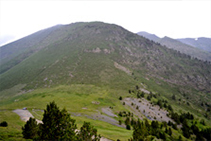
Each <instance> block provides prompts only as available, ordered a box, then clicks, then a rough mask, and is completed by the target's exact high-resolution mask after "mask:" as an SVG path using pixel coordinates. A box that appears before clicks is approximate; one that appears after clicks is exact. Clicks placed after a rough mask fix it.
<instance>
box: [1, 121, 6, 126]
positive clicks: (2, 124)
mask: <svg viewBox="0 0 211 141" xmlns="http://www.w3.org/2000/svg"><path fill="white" fill-rule="evenodd" d="M0 126H2V127H7V126H8V124H7V122H6V121H3V122H1V123H0Z"/></svg>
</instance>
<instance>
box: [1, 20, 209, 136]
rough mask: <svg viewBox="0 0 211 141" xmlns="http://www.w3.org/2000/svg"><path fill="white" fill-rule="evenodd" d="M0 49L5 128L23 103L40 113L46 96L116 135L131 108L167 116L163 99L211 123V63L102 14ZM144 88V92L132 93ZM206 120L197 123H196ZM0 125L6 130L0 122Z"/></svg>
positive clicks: (136, 115)
mask: <svg viewBox="0 0 211 141" xmlns="http://www.w3.org/2000/svg"><path fill="white" fill-rule="evenodd" d="M0 49H1V50H0V52H1V54H2V55H1V60H2V61H1V67H3V69H2V71H1V74H0V80H1V81H0V111H1V110H2V111H3V112H0V116H1V117H2V119H3V120H9V121H11V123H12V124H13V125H14V127H17V131H16V130H15V129H10V130H11V132H13V133H14V132H15V133H18V134H20V130H21V125H23V123H21V121H20V119H19V120H17V118H14V117H17V115H15V113H12V111H13V110H15V109H22V108H23V107H27V108H28V109H29V111H30V112H33V115H35V116H36V118H38V119H39V120H41V118H42V113H43V109H44V108H45V106H46V104H47V103H49V102H50V101H56V103H58V106H59V107H62V108H63V107H66V109H67V111H68V112H69V113H71V115H72V116H74V118H75V119H77V120H78V124H81V123H83V121H84V120H87V121H90V122H92V123H93V124H94V125H95V126H96V127H97V128H98V129H99V132H100V134H102V135H103V136H104V137H107V138H110V139H113V140H117V139H121V140H123V139H126V138H130V137H131V136H132V131H131V130H126V129H125V126H126V125H125V124H124V120H126V117H128V115H130V117H131V119H132V118H134V120H135V119H136V120H137V119H139V118H140V119H144V118H147V119H149V120H155V119H159V121H166V122H168V121H169V120H171V119H169V118H170V117H167V115H168V114H167V113H168V110H167V109H165V112H164V111H162V107H165V108H166V107H167V105H170V106H172V108H169V109H171V110H172V109H174V111H175V112H178V113H180V114H181V113H183V112H186V111H189V112H191V113H192V114H194V116H195V117H196V118H197V119H199V120H202V121H204V122H206V124H207V126H208V127H209V126H210V125H211V122H210V120H209V116H210V113H209V112H207V111H209V110H207V109H208V108H209V106H210V105H211V104H210V100H209V99H210V98H211V88H210V85H211V71H210V70H211V64H210V63H209V62H205V61H201V60H199V59H196V58H191V57H190V56H189V55H186V54H184V53H180V52H178V51H175V50H173V49H169V48H167V47H165V46H162V45H160V44H159V43H155V42H153V41H150V40H148V39H146V38H144V37H142V36H139V35H137V34H134V33H132V32H129V31H128V30H126V29H124V28H123V27H121V26H118V25H114V24H106V23H102V22H90V23H82V22H81V23H73V24H69V25H59V26H55V27H51V28H48V29H45V30H42V31H38V32H36V33H34V34H32V35H30V36H27V37H25V38H23V39H20V40H18V41H16V42H13V43H10V44H8V45H5V46H3V47H1V48H0ZM16 60H18V61H16ZM5 66H9V67H5ZM141 92H144V93H145V94H144V96H143V99H137V97H138V98H140V94H141ZM172 96H174V98H172ZM120 97H121V98H120ZM175 97H176V98H175ZM120 99H122V101H121V100H120ZM146 99H148V100H149V101H147V100H146ZM160 102H161V106H160V108H159V107H158V108H156V106H155V105H157V103H159V104H160ZM162 102H164V103H165V104H164V103H163V106H162ZM142 103H144V104H142ZM154 104H155V105H154ZM166 104H167V105H166ZM144 105H145V106H146V105H147V106H148V107H145V106H144ZM164 105H165V106H164ZM202 105H203V106H202ZM134 106H136V107H135V108H134ZM170 106H168V107H170ZM139 107H142V108H143V107H145V110H147V109H148V111H146V112H145V110H144V111H143V109H139ZM152 107H153V108H152ZM138 109H139V111H138ZM152 109H155V110H154V111H153V113H154V112H156V113H157V112H158V111H160V110H161V111H160V112H159V114H158V113H157V114H152V111H151V110H152ZM156 109H157V110H156ZM159 109H160V110H159ZM150 111H151V112H150ZM169 112H170V111H169ZM120 113H121V114H120ZM122 113H124V114H125V115H126V116H120V115H122ZM129 113H130V114H129ZM131 113H133V114H131ZM150 113H151V115H150ZM163 113H164V114H163ZM160 114H162V116H160ZM8 115H11V116H8ZM132 115H133V117H132ZM149 115H150V116H149ZM204 115H206V116H204ZM120 122H122V123H123V124H120ZM190 123H191V122H190ZM198 123H199V121H198ZM204 126H205V125H202V124H201V123H199V127H200V128H205V127H204ZM169 128H170V127H169ZM0 132H4V133H5V134H6V133H8V132H7V131H6V130H4V129H2V128H0ZM111 132H112V134H111ZM174 133H175V134H176V135H180V134H181V133H180V132H179V131H177V130H174ZM167 137H168V138H169V139H170V138H171V137H169V136H167ZM172 138H173V139H176V137H172ZM183 138H184V139H185V138H186V137H183ZM0 139H1V136H0Z"/></svg>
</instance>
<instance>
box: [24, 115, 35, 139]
mask: <svg viewBox="0 0 211 141" xmlns="http://www.w3.org/2000/svg"><path fill="white" fill-rule="evenodd" d="M22 130H23V131H22V134H23V137H24V138H25V139H33V138H35V137H37V132H38V125H37V121H36V120H35V119H34V118H31V117H30V118H29V120H28V121H27V122H26V124H25V125H24V127H22Z"/></svg>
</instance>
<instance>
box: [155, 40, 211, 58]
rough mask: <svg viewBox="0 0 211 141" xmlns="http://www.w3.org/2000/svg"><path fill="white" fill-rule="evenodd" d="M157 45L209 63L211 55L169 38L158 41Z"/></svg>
mask: <svg viewBox="0 0 211 141" xmlns="http://www.w3.org/2000/svg"><path fill="white" fill-rule="evenodd" d="M159 43H160V44H161V45H165V46H167V47H169V48H172V49H175V50H178V51H180V52H181V53H185V54H188V55H190V56H192V57H196V58H198V59H200V60H205V61H206V60H207V61H211V54H210V53H208V52H205V51H202V50H200V49H197V48H194V47H192V46H189V45H186V44H184V43H181V42H180V41H177V40H174V39H171V38H169V37H164V38H162V39H160V40H159Z"/></svg>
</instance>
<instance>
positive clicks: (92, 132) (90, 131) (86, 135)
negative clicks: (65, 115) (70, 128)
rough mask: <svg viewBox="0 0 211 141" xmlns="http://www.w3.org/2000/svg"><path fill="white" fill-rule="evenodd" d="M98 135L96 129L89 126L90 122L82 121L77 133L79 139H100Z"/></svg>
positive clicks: (98, 140)
mask: <svg viewBox="0 0 211 141" xmlns="http://www.w3.org/2000/svg"><path fill="white" fill-rule="evenodd" d="M100 138H101V137H100V135H97V129H95V128H94V127H93V126H91V124H90V122H84V124H83V126H82V127H81V129H80V131H79V132H78V134H77V140H79V141H100Z"/></svg>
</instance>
